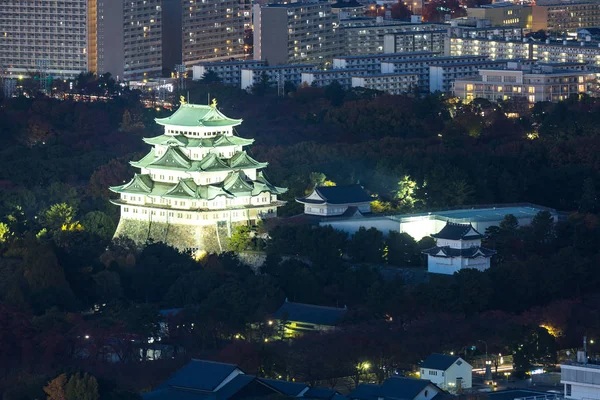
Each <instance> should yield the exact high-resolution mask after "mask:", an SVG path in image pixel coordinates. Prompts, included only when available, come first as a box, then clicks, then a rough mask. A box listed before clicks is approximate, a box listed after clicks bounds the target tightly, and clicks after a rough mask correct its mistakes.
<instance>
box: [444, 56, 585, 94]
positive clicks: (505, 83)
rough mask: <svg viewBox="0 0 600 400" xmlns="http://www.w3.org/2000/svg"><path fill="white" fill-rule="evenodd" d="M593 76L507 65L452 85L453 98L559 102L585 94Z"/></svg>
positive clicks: (552, 67)
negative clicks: (518, 98) (524, 99)
mask: <svg viewBox="0 0 600 400" xmlns="http://www.w3.org/2000/svg"><path fill="white" fill-rule="evenodd" d="M594 79H595V75H594V74H592V73H590V72H587V71H577V70H575V71H574V70H572V69H563V68H561V65H556V66H551V65H541V66H533V67H531V66H521V65H519V64H518V63H509V64H508V66H507V69H503V70H501V69H482V70H480V71H479V76H476V77H468V78H458V79H456V80H455V81H454V95H455V96H456V97H458V98H460V99H462V100H464V101H466V102H469V101H472V100H473V99H476V98H483V99H487V100H490V101H498V100H508V99H511V98H515V97H522V98H526V99H527V100H528V101H529V102H530V103H536V102H538V101H551V102H558V101H561V100H566V99H567V98H569V97H570V96H571V95H580V94H585V93H587V92H588V90H589V86H590V84H591V81H592V80H594Z"/></svg>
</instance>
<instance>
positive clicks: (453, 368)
mask: <svg viewBox="0 0 600 400" xmlns="http://www.w3.org/2000/svg"><path fill="white" fill-rule="evenodd" d="M420 368H421V371H420V372H421V375H420V376H421V379H424V380H428V381H431V382H432V383H435V384H436V385H437V386H439V387H440V388H442V389H445V390H449V391H452V392H454V391H458V390H460V389H469V388H471V386H472V379H471V377H472V375H473V367H472V366H471V364H469V363H468V362H466V361H465V360H463V359H462V358H460V357H458V356H449V355H445V354H432V355H430V356H429V357H427V358H426V359H425V361H423V362H422V363H421V365H420Z"/></svg>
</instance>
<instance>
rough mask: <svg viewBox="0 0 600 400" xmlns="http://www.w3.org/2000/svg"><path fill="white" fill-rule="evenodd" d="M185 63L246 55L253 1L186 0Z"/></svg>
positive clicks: (183, 20) (184, 16)
mask: <svg viewBox="0 0 600 400" xmlns="http://www.w3.org/2000/svg"><path fill="white" fill-rule="evenodd" d="M182 1H183V4H182V5H183V17H182V25H183V45H182V46H183V62H184V63H185V64H186V65H187V66H188V67H191V66H192V65H194V64H197V63H199V62H202V61H218V60H230V59H234V58H244V56H245V55H246V53H247V51H246V46H245V43H244V34H245V32H246V31H248V32H249V30H250V28H251V24H252V15H251V13H252V8H251V1H250V0H182Z"/></svg>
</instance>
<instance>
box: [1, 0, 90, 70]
mask: <svg viewBox="0 0 600 400" xmlns="http://www.w3.org/2000/svg"><path fill="white" fill-rule="evenodd" d="M87 3H88V0H36V1H23V0H3V1H0V68H3V69H5V70H6V71H7V72H8V73H10V74H16V75H24V74H28V73H39V72H40V71H42V72H43V74H46V75H53V76H61V77H73V76H76V75H78V74H79V73H81V72H86V71H87V70H88V44H87V36H88V26H87V21H88V7H87Z"/></svg>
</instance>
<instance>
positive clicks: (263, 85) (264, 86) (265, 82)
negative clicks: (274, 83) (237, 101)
mask: <svg viewBox="0 0 600 400" xmlns="http://www.w3.org/2000/svg"><path fill="white" fill-rule="evenodd" d="M270 87H271V82H270V81H269V75H267V73H266V72H265V71H263V72H262V73H261V74H260V79H259V81H258V82H256V83H255V84H254V85H252V86H251V87H250V91H251V92H252V94H253V95H255V96H264V95H265V94H267V91H268V90H269V88H270Z"/></svg>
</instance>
